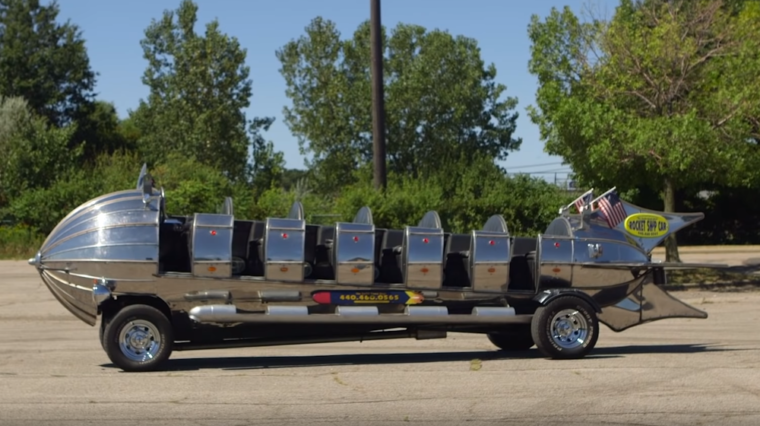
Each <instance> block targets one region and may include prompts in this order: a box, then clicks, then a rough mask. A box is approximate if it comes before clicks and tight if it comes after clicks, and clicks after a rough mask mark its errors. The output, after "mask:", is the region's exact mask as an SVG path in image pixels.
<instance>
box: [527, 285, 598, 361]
mask: <svg viewBox="0 0 760 426" xmlns="http://www.w3.org/2000/svg"><path fill="white" fill-rule="evenodd" d="M563 311H564V313H566V314H572V315H571V316H569V317H568V316H564V318H565V320H564V321H563V322H560V321H561V319H560V318H555V317H557V316H559V315H560V314H562V313H563ZM555 319H556V320H557V321H556V322H557V325H558V326H563V325H564V326H569V327H576V326H580V327H581V329H580V330H578V329H574V330H573V331H572V333H570V334H569V335H568V336H567V339H564V340H565V341H564V342H562V341H561V340H563V339H562V338H561V337H562V336H558V337H557V338H555V336H554V333H553V326H554V323H553V322H554V321H555ZM530 331H531V335H532V336H533V341H534V342H536V346H537V347H538V350H539V351H541V353H542V354H544V355H545V356H547V357H549V358H553V359H578V358H583V357H585V356H586V355H587V354H588V353H589V352H590V351H591V350H592V349H593V348H594V346H596V341H597V339H599V320H598V319H597V317H596V312H595V311H594V309H593V308H592V307H591V305H589V304H588V303H587V302H586V301H585V300H583V299H581V298H579V297H575V296H562V297H558V298H557V299H554V300H552V301H551V302H549V304H548V305H546V306H541V307H539V308H538V309H537V310H536V312H535V313H534V314H533V320H532V321H531V327H530Z"/></svg>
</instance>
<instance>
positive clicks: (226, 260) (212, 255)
mask: <svg viewBox="0 0 760 426" xmlns="http://www.w3.org/2000/svg"><path fill="white" fill-rule="evenodd" d="M233 223H234V218H233V216H232V215H226V214H211V213H196V214H195V215H194V216H193V221H192V231H191V232H192V237H191V242H192V245H191V247H190V252H191V258H190V259H191V272H192V273H193V275H195V276H198V277H221V278H224V277H231V276H232V236H233Z"/></svg>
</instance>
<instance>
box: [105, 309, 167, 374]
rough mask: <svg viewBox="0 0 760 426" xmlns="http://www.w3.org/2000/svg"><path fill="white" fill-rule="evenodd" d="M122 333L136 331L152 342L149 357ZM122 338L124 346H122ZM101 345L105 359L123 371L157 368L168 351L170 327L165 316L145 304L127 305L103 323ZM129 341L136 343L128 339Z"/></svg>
mask: <svg viewBox="0 0 760 426" xmlns="http://www.w3.org/2000/svg"><path fill="white" fill-rule="evenodd" d="M126 332H132V333H134V332H137V333H140V334H141V335H139V334H138V336H137V337H144V338H146V340H147V341H149V342H151V344H152V346H153V347H152V357H145V352H147V351H141V349H142V348H139V347H134V346H133V345H130V341H129V340H128V339H127V337H126V335H125V336H122V335H123V334H124V333H126ZM146 333H147V334H146ZM122 340H123V342H124V347H122V345H121V343H122ZM102 342H103V346H104V349H105V351H106V354H107V355H108V358H109V359H110V360H111V362H113V363H114V364H116V366H117V367H119V368H121V369H122V370H124V371H130V372H133V371H153V370H157V369H158V368H159V367H160V366H161V364H163V363H164V361H166V360H167V359H168V358H169V356H170V355H171V353H172V347H173V344H174V330H173V328H172V324H171V322H170V321H169V319H168V318H166V315H164V314H163V313H162V312H161V311H159V310H158V309H156V308H154V307H152V306H147V305H130V306H127V307H126V308H124V309H122V310H121V311H119V312H118V313H116V315H114V317H113V318H111V320H110V321H108V323H107V324H106V327H105V331H104V333H103V340H102ZM131 343H132V344H134V343H140V342H137V341H134V340H133V341H131Z"/></svg>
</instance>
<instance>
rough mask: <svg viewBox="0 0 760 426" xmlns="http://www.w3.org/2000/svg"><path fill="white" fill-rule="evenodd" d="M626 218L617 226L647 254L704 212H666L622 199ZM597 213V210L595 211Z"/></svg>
mask: <svg viewBox="0 0 760 426" xmlns="http://www.w3.org/2000/svg"><path fill="white" fill-rule="evenodd" d="M620 202H621V203H622V204H623V207H624V208H625V213H626V218H625V220H624V221H622V222H620V223H618V224H617V226H615V229H617V230H619V231H620V232H623V233H624V234H626V235H627V236H628V237H630V238H631V239H632V240H634V241H635V242H636V243H637V244H638V245H639V246H640V247H641V248H642V249H643V250H644V251H645V252H646V253H647V254H649V253H651V252H652V250H654V249H655V247H657V246H658V245H660V243H661V242H662V241H663V240H664V239H665V238H667V237H668V235H670V234H673V233H675V232H678V231H679V230H681V229H683V228H685V227H687V226H689V225H692V224H694V223H696V222H699V221H700V220H702V219H703V218H704V217H705V214H704V213H701V212H700V213H666V212H661V211H656V210H649V209H645V208H643V207H639V206H637V205H634V204H631V203H629V202H627V201H624V200H620ZM594 213H597V212H594Z"/></svg>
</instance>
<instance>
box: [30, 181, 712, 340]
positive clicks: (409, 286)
mask: <svg viewBox="0 0 760 426" xmlns="http://www.w3.org/2000/svg"><path fill="white" fill-rule="evenodd" d="M152 182H153V181H152V179H151V178H150V177H149V176H148V175H147V172H146V169H145V168H143V170H142V171H141V173H140V176H139V178H138V183H137V187H136V188H135V189H131V190H126V191H119V192H115V193H111V194H106V195H103V196H100V197H98V198H95V199H93V200H90V201H88V202H86V203H84V204H83V205H82V206H80V207H78V208H76V209H75V210H74V211H72V212H71V213H70V214H69V215H68V216H66V217H65V218H64V219H63V220H62V221H61V222H60V224H58V226H57V227H56V228H55V229H54V230H53V231H52V232H51V233H50V235H49V236H48V238H47V239H46V240H45V242H44V244H43V245H42V247H41V248H40V250H39V253H38V254H37V256H35V258H33V259H30V261H29V263H30V264H31V265H33V266H35V267H36V268H37V269H38V270H39V272H40V275H41V278H42V281H43V282H44V283H45V285H46V286H47V287H48V288H49V289H50V291H51V293H52V294H53V295H54V296H55V297H56V299H57V300H59V302H60V303H61V304H62V305H63V306H64V307H66V309H68V310H69V311H71V312H72V314H74V315H75V316H76V317H78V318H80V319H81V320H82V321H84V322H86V323H88V324H90V325H95V324H96V323H97V318H98V316H99V315H100V314H101V313H102V311H103V310H104V309H112V307H113V306H115V304H114V301H119V302H118V303H128V302H129V301H130V300H132V299H130V298H135V300H137V298H139V300H140V301H142V302H141V303H143V302H145V300H146V299H148V300H150V303H152V304H153V305H154V306H160V307H165V308H166V312H169V313H171V316H172V318H173V320H175V321H178V322H177V323H176V324H180V325H177V327H179V329H178V330H177V335H178V336H179V337H177V340H183V341H190V342H192V341H193V340H194V339H195V336H196V333H201V332H202V330H205V328H204V327H211V328H212V329H213V330H214V331H213V332H212V333H211V334H210V335H209V334H204V336H205V337H204V339H205V340H204V341H203V342H200V343H198V342H196V343H197V345H196V346H195V347H202V346H204V345H209V346H213V345H214V343H213V342H214V341H215V340H214V339H222V338H221V337H217V336H221V335H225V336H228V337H229V338H230V339H236V338H243V337H245V338H251V339H253V338H258V337H261V336H264V337H266V338H269V339H272V340H271V341H272V342H274V341H275V340H276V339H280V340H277V341H279V342H284V341H306V340H309V341H324V339H327V337H326V336H327V335H329V334H330V333H331V332H332V331H333V330H343V331H344V332H345V334H344V335H342V336H343V337H341V338H344V339H347V338H348V337H347V336H349V335H351V336H353V335H357V336H366V335H367V333H369V332H374V331H378V330H386V329H389V328H396V327H401V328H404V327H415V330H414V331H413V333H412V332H409V333H406V334H410V333H411V334H414V335H415V336H419V335H425V336H439V335H445V330H447V329H448V330H456V329H457V327H461V328H460V329H461V330H465V331H473V332H487V331H489V330H494V329H496V328H498V327H503V326H505V325H509V324H528V323H530V318H531V315H532V314H530V313H525V312H530V309H534V308H535V303H534V300H538V299H536V298H538V297H539V295H540V294H542V292H546V291H557V292H563V291H567V292H568V293H567V294H578V292H580V293H582V294H583V295H584V297H588V298H589V299H590V300H592V301H593V303H594V304H595V305H596V306H598V307H599V309H600V310H601V313H600V314H599V319H600V320H601V321H602V322H604V323H605V324H607V325H608V326H609V327H610V328H612V329H613V330H617V331H620V330H624V329H626V328H630V327H632V326H635V325H637V324H642V323H645V322H648V321H653V320H656V319H660V318H671V317H694V318H704V317H705V316H706V314H705V313H703V312H701V311H699V310H696V309H694V308H692V307H690V306H688V305H686V304H684V303H682V302H680V301H678V300H676V299H674V298H672V297H671V296H669V295H668V294H667V292H665V291H664V290H663V289H662V288H661V287H660V286H659V284H658V283H655V278H654V277H655V272H659V271H661V270H662V269H663V268H678V267H705V266H715V265H683V264H667V263H656V262H651V261H650V252H651V249H652V248H653V244H654V242H656V241H657V242H659V241H661V240H662V238H664V236H663V235H659V234H662V233H663V232H660V233H659V234H657V235H656V236H653V237H650V236H647V237H646V238H644V237H640V236H639V237H637V236H635V235H633V233H630V232H627V231H626V229H628V228H630V229H634V230H642V229H644V228H645V227H649V228H651V226H653V225H652V223H654V224H655V225H657V226H662V227H663V228H662V229H665V228H666V225H667V226H669V228H667V230H668V232H666V233H665V234H670V233H672V232H675V230H678V229H680V228H682V227H683V226H686V225H688V224H689V223H692V222H694V221H695V220H698V219H699V218H701V217H702V216H701V213H699V214H664V213H661V212H651V211H648V210H644V209H640V208H638V207H636V206H632V205H630V204H628V203H625V204H624V205H625V210H626V213H628V214H629V215H631V214H633V215H635V214H638V213H644V214H645V215H644V216H632V217H633V219H630V221H629V223H628V225H627V226H628V228H625V227H626V225H625V223H626V222H625V221H623V222H621V224H620V225H618V226H616V227H615V228H612V229H611V228H610V227H609V226H607V224H606V222H605V221H604V220H603V219H602V218H600V216H599V213H598V211H593V210H591V211H584V212H583V213H582V214H578V215H567V214H561V215H560V216H559V217H557V218H556V219H555V220H554V221H553V222H552V223H551V224H549V226H548V227H547V229H546V232H544V233H542V234H540V235H538V236H536V238H535V239H534V238H530V239H528V238H525V237H519V238H518V237H515V236H513V235H511V234H510V232H509V230H508V228H507V224H506V222H505V220H504V218H503V217H502V216H500V215H494V216H491V217H490V218H489V219H488V220H487V221H486V223H485V224H484V226H483V228H482V229H480V230H469V232H466V233H461V234H451V233H449V232H447V231H445V230H444V226H443V225H442V222H441V219H440V218H439V217H438V214H437V213H436V212H434V211H430V212H428V213H426V214H425V215H424V217H423V218H422V220H420V222H419V223H417V225H409V226H405V227H403V228H402V229H385V228H382V227H380V226H376V225H375V223H374V222H373V218H372V212H371V211H370V209H369V208H368V207H363V208H362V209H360V210H359V212H358V213H357V214H356V216H355V217H354V219H353V221H352V222H342V221H336V223H333V224H331V225H325V226H323V225H313V224H308V223H307V220H306V216H305V212H304V209H303V206H302V205H301V204H300V203H299V202H295V203H294V204H293V206H292V208H291V209H290V211H289V213H288V215H287V217H284V218H278V217H268V218H257V220H256V221H250V220H242V218H239V217H237V218H236V217H235V212H234V208H233V201H232V199H231V198H229V197H227V198H225V199H224V201H223V203H222V205H221V208H220V213H195V214H193V215H191V216H169V215H167V213H166V212H165V211H164V205H165V200H164V197H165V196H164V192H163V190H157V189H155V188H153V186H152V185H153V183H152ZM220 198H221V197H220ZM655 213H656V214H659V215H660V216H658V217H660V218H665V219H662V220H659V219H658V220H659V222H658V221H657V220H652V221H650V222H651V223H650V222H647V220H648V219H647V217H649V216H646V215H647V214H648V215H653V214H655ZM642 217H643V218H644V219H641V218H642ZM637 218H638V219H637ZM664 220H667V221H668V223H667V224H665V222H664ZM636 221H639V222H636ZM655 231H656V229H655ZM655 233H656V232H653V233H652V235H654V234H655ZM639 234H641V235H644V234H646V233H645V232H643V231H642V232H639ZM391 235H392V237H393V238H389V236H391ZM646 235H648V234H646ZM526 240H527V243H526ZM454 241H455V242H456V244H454V243H452V242H454ZM528 243H529V244H528ZM236 262H237V263H236ZM449 268H450V269H449ZM457 268H458V269H457ZM381 271H386V272H387V271H390V272H398V274H396V275H393V274H391V273H388V274H386V275H382V274H383V273H381ZM444 271H449V272H447V273H446V274H447V275H449V276H448V278H447V277H446V276H445V275H444ZM456 274H459V275H456ZM380 276H383V277H386V278H383V279H380V278H379V277H380ZM399 276H400V277H401V278H400V281H399V278H396V277H399ZM387 277H391V278H387ZM452 277H454V278H452ZM460 277H461V279H460ZM444 282H445V283H446V284H445V285H444ZM352 292H354V293H352ZM572 292H576V293H572ZM318 294H322V296H317V295H318ZM325 294H326V295H325ZM339 294H341V295H342V296H341V297H343V299H341V298H340V297H338V295H339ZM357 294H359V296H356V295H357ZM331 295H335V299H333V298H332V297H333V296H331ZM353 301H356V302H355V303H354V302H353ZM518 312H519V314H518ZM183 321H186V322H183ZM256 325H266V327H257V326H256ZM309 325H320V326H319V327H316V328H308V329H307V328H305V327H307V326H309ZM328 325H329V327H328ZM280 326H287V327H285V328H282V327H280ZM217 327H218V328H217ZM278 327H280V328H278ZM333 327H334V328H333ZM341 327H343V328H341ZM436 327H438V328H436ZM346 330H349V331H350V333H349V331H346ZM236 333H239V334H236ZM314 333H317V334H319V336H318V337H315V336H316V334H314ZM351 333H354V334H351ZM419 333H421V334H419ZM402 334H403V333H402ZM197 335H200V334H197ZM294 336H295V337H294ZM298 336H301V337H298ZM304 336H311V337H309V338H308V339H307V338H306V337H304ZM264 337H262V339H263V338H264ZM334 337H335V338H336V339H338V337H337V336H334ZM362 338H364V337H362ZM299 339H300V340H299ZM320 339H322V340H320ZM201 340H203V339H201ZM338 340H340V339H338ZM208 342H212V343H208ZM260 343H261V342H259V343H257V344H260ZM252 344H253V343H252Z"/></svg>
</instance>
